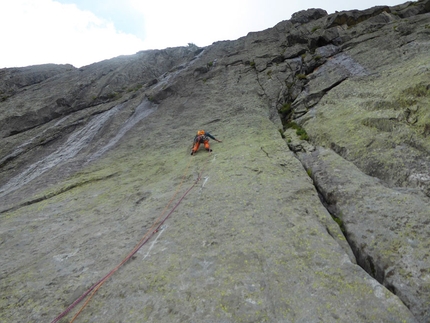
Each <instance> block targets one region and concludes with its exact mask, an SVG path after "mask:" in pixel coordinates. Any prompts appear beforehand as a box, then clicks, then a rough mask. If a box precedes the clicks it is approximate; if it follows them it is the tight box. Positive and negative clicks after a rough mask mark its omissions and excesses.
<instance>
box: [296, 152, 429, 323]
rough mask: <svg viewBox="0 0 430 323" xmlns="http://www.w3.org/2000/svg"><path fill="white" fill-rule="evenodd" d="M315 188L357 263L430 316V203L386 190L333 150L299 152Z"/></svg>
mask: <svg viewBox="0 0 430 323" xmlns="http://www.w3.org/2000/svg"><path fill="white" fill-rule="evenodd" d="M300 159H301V160H302V161H303V163H304V165H305V167H306V168H307V169H309V170H310V173H311V174H312V179H313V180H314V182H315V184H316V187H317V188H318V191H319V192H320V193H321V194H322V195H323V197H324V200H325V201H326V202H327V203H328V207H329V208H330V210H331V212H332V213H333V214H334V215H335V216H336V217H338V218H339V221H341V223H342V226H343V227H344V230H345V232H346V233H347V239H348V241H349V242H350V244H351V246H352V249H353V250H354V253H355V255H356V256H357V261H358V263H359V264H360V265H361V266H362V267H363V268H365V269H366V270H367V271H368V272H371V273H372V274H373V276H374V277H376V279H377V280H378V281H379V282H380V283H381V284H383V285H384V286H386V287H388V288H389V289H390V290H392V291H393V292H394V293H395V294H396V295H398V296H400V297H401V298H402V299H403V300H404V301H405V303H406V305H407V306H408V307H409V308H410V309H411V311H412V312H413V313H414V314H415V315H416V316H417V317H421V318H422V321H423V322H428V321H429V320H430V312H429V307H428V304H429V303H428V300H429V299H430V266H429V264H430V252H429V250H430V220H429V214H430V203H428V201H424V200H423V199H421V198H419V197H417V196H416V194H413V191H412V192H407V191H406V192H402V191H398V190H394V189H391V188H387V187H386V186H384V185H383V183H382V182H381V181H380V180H378V179H376V178H374V177H370V176H368V175H365V174H363V173H362V172H361V171H360V170H359V169H358V168H357V167H356V166H355V165H353V164H352V163H350V162H347V161H346V160H345V159H343V158H342V157H340V156H338V155H337V154H336V153H335V152H333V151H332V150H328V149H322V148H320V149H317V150H315V151H314V152H312V153H310V154H300Z"/></svg>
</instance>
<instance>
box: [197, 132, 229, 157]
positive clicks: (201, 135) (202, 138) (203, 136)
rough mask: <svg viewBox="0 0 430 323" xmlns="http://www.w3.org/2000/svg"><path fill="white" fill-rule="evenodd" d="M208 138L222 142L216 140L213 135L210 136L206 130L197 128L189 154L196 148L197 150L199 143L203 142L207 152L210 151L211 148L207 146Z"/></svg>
mask: <svg viewBox="0 0 430 323" xmlns="http://www.w3.org/2000/svg"><path fill="white" fill-rule="evenodd" d="M209 138H211V139H213V140H215V141H217V142H222V141H221V140H218V139H216V138H215V137H214V136H212V135H211V134H210V133H209V132H206V131H204V130H199V131H197V135H196V136H195V137H194V143H193V149H192V150H191V155H194V154H195V153H196V152H197V150H199V147H200V144H204V145H205V149H206V150H207V151H208V152H211V151H212V149H211V148H210V146H209Z"/></svg>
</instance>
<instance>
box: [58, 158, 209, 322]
mask: <svg viewBox="0 0 430 323" xmlns="http://www.w3.org/2000/svg"><path fill="white" fill-rule="evenodd" d="M209 156H210V154H209ZM208 160H209V157H208V159H207V160H206V163H205V164H204V166H203V169H202V170H201V171H200V173H199V175H198V177H197V179H196V180H195V181H194V183H193V184H192V185H191V186H190V187H189V188H188V190H187V191H186V192H185V193H184V194H183V195H182V196H181V198H180V199H179V200H178V202H177V203H176V204H175V205H174V206H173V208H172V209H171V210H170V212H169V213H167V215H166V216H164V217H163V215H164V213H165V211H166V209H167V208H168V207H169V205H170V204H171V202H172V201H173V199H174V198H175V196H176V194H177V192H178V191H179V188H180V187H181V186H182V183H183V182H184V178H185V175H186V173H187V171H188V167H189V165H190V163H191V159H190V162H189V163H188V164H187V168H186V170H185V172H184V175H183V177H182V181H181V183H180V184H179V186H178V188H177V189H176V191H175V194H174V195H173V197H172V198H171V199H170V201H169V203H168V204H167V206H166V207H165V208H164V210H163V212H162V213H161V215H160V216H159V217H158V218H157V220H156V221H155V222H154V224H153V225H152V226H151V228H150V229H149V230H148V231H147V233H146V234H145V235H144V236H143V237H142V239H141V240H140V241H139V243H138V244H137V245H136V246H135V247H134V249H133V250H132V251H131V252H130V253H129V254H128V255H127V256H126V257H125V258H124V259H123V260H122V261H121V262H120V263H119V264H118V265H117V266H116V267H115V268H114V269H112V270H111V271H110V272H109V273H108V274H107V275H106V276H104V277H103V278H102V279H100V280H99V281H98V282H97V283H95V284H94V285H92V286H91V287H90V288H89V289H88V290H87V291H86V292H85V293H83V294H82V295H81V296H80V297H79V298H78V299H76V300H75V301H74V302H73V303H72V304H71V305H70V306H69V307H67V308H66V309H65V310H64V311H63V312H62V313H61V314H60V315H58V316H57V317H56V318H55V319H54V320H53V321H52V322H51V323H56V322H58V321H59V320H60V319H62V318H63V317H64V316H66V315H67V314H68V313H69V312H70V311H71V310H73V309H74V308H75V307H76V305H78V304H79V303H80V302H81V301H82V300H83V299H85V298H86V297H87V296H88V295H89V296H88V298H87V300H86V301H85V303H84V304H83V305H82V306H81V308H80V309H79V311H78V312H77V313H76V314H75V315H74V317H73V318H72V320H71V321H70V323H73V322H74V321H75V319H76V318H77V317H78V316H79V314H80V313H81V312H82V311H83V309H84V308H85V307H86V306H87V304H88V303H89V302H90V300H91V298H92V297H93V296H94V294H95V293H96V292H97V291H98V290H99V289H100V287H101V286H102V285H103V284H104V283H105V281H107V280H108V279H109V278H110V277H111V276H112V275H113V274H114V273H115V272H116V271H117V270H118V269H119V268H120V267H121V266H122V265H124V264H125V263H126V262H127V261H128V260H129V259H130V258H131V257H133V256H134V255H135V254H136V252H137V251H139V249H140V248H142V246H143V245H145V243H147V242H148V241H149V239H151V237H152V236H153V235H154V234H155V233H156V232H157V231H158V230H159V229H160V227H161V226H162V225H163V224H164V222H165V221H166V220H167V219H168V218H169V217H170V216H171V215H172V213H173V212H174V211H175V210H176V208H177V207H178V206H179V204H181V202H182V201H183V200H184V198H185V197H186V196H187V195H188V193H189V192H191V190H192V189H193V188H194V186H196V184H197V183H198V182H199V181H200V179H201V178H202V174H203V172H204V170H205V168H206V165H207V161H208Z"/></svg>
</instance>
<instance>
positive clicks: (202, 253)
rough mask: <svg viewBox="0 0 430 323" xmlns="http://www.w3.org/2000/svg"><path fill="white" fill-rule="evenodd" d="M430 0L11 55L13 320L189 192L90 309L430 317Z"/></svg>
mask: <svg viewBox="0 0 430 323" xmlns="http://www.w3.org/2000/svg"><path fill="white" fill-rule="evenodd" d="M426 3H427V2H426V1H419V2H417V3H415V4H413V5H412V4H404V5H400V6H395V7H391V8H389V10H383V11H382V12H380V13H379V14H378V13H376V12H375V10H374V9H372V10H367V11H363V12H350V13H347V14H346V16H347V17H352V18H353V19H354V24H351V26H350V27H346V25H336V26H334V27H330V28H329V23H330V21H332V20H336V19H338V18H336V17H339V14H333V15H319V16H312V15H311V16H312V17H311V16H309V17H310V18H312V19H310V18H309V19H308V22H304V21H303V22H301V23H295V24H294V23H293V22H292V21H283V22H280V23H279V24H277V25H276V26H275V27H273V28H270V29H267V30H265V31H262V32H253V33H249V34H248V35H247V36H245V37H242V38H240V39H238V40H236V41H221V42H217V43H214V44H213V45H211V46H208V47H205V48H196V47H195V46H189V47H180V48H170V49H166V50H160V51H158V50H157V51H145V52H139V53H137V54H136V55H130V56H123V57H118V58H115V59H112V60H107V61H104V62H100V63H95V64H92V65H90V66H86V67H83V68H81V69H74V68H73V67H70V66H60V67H58V68H57V67H52V66H45V67H28V68H26V69H17V70H14V73H18V74H20V73H21V75H33V76H32V77H31V78H25V80H26V81H25V82H24V83H22V82H21V83H19V84H18V83H17V84H15V83H14V82H15V81H14V82H9V81H7V80H8V79H7V78H6V75H11V74H10V73H11V70H9V69H6V70H2V71H0V76H2V77H1V80H0V84H3V85H2V86H3V88H4V89H5V90H7V91H9V90H10V89H12V90H13V95H12V96H7V97H6V98H5V99H4V100H3V101H2V102H0V133H1V136H0V174H1V175H0V221H1V229H0V239H1V240H0V244H1V246H2V248H1V251H0V253H1V254H0V257H1V259H2V262H1V265H0V269H1V270H0V275H1V276H0V279H1V281H2V298H1V299H0V321H5V322H15V321H16V322H21V321H22V322H41V321H52V320H54V318H55V317H56V316H57V315H59V314H60V313H61V312H62V311H63V310H64V309H66V308H67V306H69V305H70V304H72V303H73V302H74V301H75V300H76V299H78V298H79V297H80V296H81V295H82V294H83V293H85V292H86V291H87V290H88V288H90V287H91V286H92V285H93V284H94V283H95V282H97V281H99V280H100V279H101V278H102V277H103V276H105V275H106V274H107V273H108V272H109V271H110V270H111V269H113V268H114V267H115V266H116V265H117V264H118V263H119V262H121V260H122V259H124V258H125V257H126V256H127V255H128V254H129V252H130V251H131V250H132V249H133V247H134V246H136V244H138V242H139V240H140V239H141V238H142V236H144V234H145V233H146V232H147V230H149V229H150V228H151V225H152V224H153V223H154V221H156V219H157V217H159V216H162V215H164V216H165V215H166V214H169V213H168V212H169V211H170V210H171V209H172V207H173V206H174V205H176V203H178V202H179V201H181V203H180V204H179V205H178V207H177V208H176V209H175V210H174V212H173V213H172V214H171V215H170V217H169V218H168V219H167V221H165V222H164V225H163V226H162V227H161V228H159V230H158V231H157V232H153V230H152V231H151V232H153V233H154V234H153V236H152V238H151V239H150V240H149V242H148V243H147V244H146V245H144V246H143V247H142V248H141V249H139V251H138V252H137V253H136V254H134V255H133V257H132V258H131V259H130V260H129V261H128V262H127V263H126V264H125V265H124V266H122V267H121V268H120V269H119V270H118V271H117V272H116V273H115V274H114V275H113V276H112V277H111V278H110V279H109V280H108V281H106V283H105V284H104V285H103V286H102V287H101V288H100V290H98V291H97V293H96V294H95V295H94V297H93V299H92V300H91V302H90V303H89V305H88V307H86V308H85V309H84V310H83V312H82V313H81V314H80V316H79V318H78V321H83V322H84V321H89V322H90V321H94V322H99V321H100V322H102V321H103V322H104V321H109V320H110V321H113V322H119V321H127V322H136V321H142V320H144V321H148V322H334V321H337V322H369V323H370V322H372V323H373V322H419V323H427V322H428V309H427V311H426V304H429V302H430V300H429V292H428V282H429V281H428V275H429V273H428V269H429V268H430V262H429V256H428V242H427V241H428V229H427V228H428V217H426V215H428V203H429V202H428V192H429V191H428V187H429V186H428V185H429V182H430V180H429V179H430V175H429V168H430V167H429V155H430V154H429V146H428V145H429V141H428V136H429V135H430V130H429V129H430V124H429V122H428V120H430V116H429V109H428V106H430V105H429V102H428V100H429V92H428V91H429V87H428V80H429V71H430V67H429V63H428V53H429V50H430V48H429V46H430V43H429V41H428V39H429V34H430V30H429V28H428V24H429V23H430V17H429V15H428V14H425V8H426ZM413 6H416V7H418V8H419V9H418V11H416V12H417V13H415V11H414V10H412V9H408V8H409V7H413ZM316 12H322V11H321V10H316ZM369 12H373V13H374V14H370V15H369ZM390 12H391V13H390ZM399 12H403V14H404V15H405V16H406V15H408V19H403V18H402V17H403V16H402V15H400V14H398V13H399ZM396 13H397V14H396ZM339 19H340V18H339ZM18 74H16V75H18ZM39 74H40V75H39ZM15 80H18V78H16V79H15ZM8 82H9V83H8ZM4 84H6V85H4ZM18 85H19V86H18ZM12 90H11V91H12ZM10 93H12V92H10ZM292 118H296V119H295V120H294V121H296V122H297V123H298V125H297V124H296V125H294V127H290V128H288V126H287V125H290V123H289V122H291V121H293V120H292ZM200 128H204V129H206V130H208V131H210V132H211V133H212V134H213V135H215V136H216V137H217V138H218V139H221V140H223V142H222V143H217V142H213V141H211V148H212V149H213V150H214V151H213V152H212V154H207V153H206V152H204V151H203V150H202V151H201V152H199V153H198V154H197V155H196V156H194V157H191V156H190V145H191V142H192V139H193V137H194V133H195V131H196V130H197V129H200ZM322 146H324V147H326V148H325V149H324V148H321V147H322ZM335 153H336V154H335ZM308 154H310V155H308ZM298 156H300V158H301V161H302V162H303V164H304V165H302V163H301V162H300V160H299V159H298V158H297V157H298ZM322 161H323V162H324V163H321V162H322ZM352 163H354V165H355V166H354V165H352ZM364 173H366V174H367V175H364ZM199 174H201V176H202V178H201V179H200V180H199V181H198V183H197V184H196V186H194V187H192V185H193V184H194V183H195V181H196V179H197V178H198V176H199ZM339 174H343V175H339ZM310 176H311V177H312V178H313V179H314V180H312V179H311V178H310ZM369 176H373V177H375V178H373V177H369ZM376 178H378V179H376ZM315 186H316V188H315ZM191 188H192V189H191ZM188 189H191V191H189V194H188V195H187V196H185V197H184V198H183V199H181V197H182V196H183V194H184V193H185V192H187V190H188ZM358 195H359V196H360V197H361V198H360V199H357V196H358ZM335 196H336V199H335V200H333V199H334V197H335ZM402 199H403V200H402ZM397 203H400V204H399V206H398V207H395V206H396V205H397ZM166 206H168V207H166ZM401 210H403V212H402V213H401ZM359 211H360V212H359ZM329 212H332V214H333V215H334V216H335V219H333V218H332V215H331V214H330V213H329ZM340 212H342V214H343V217H342V221H343V222H341V221H339V219H336V216H337V217H339V216H340ZM353 212H356V213H353ZM357 214H358V215H359V216H360V221H358V220H357V219H358V215H357ZM356 215H357V217H356ZM390 217H391V218H390ZM335 220H336V221H337V222H338V223H336V221H335ZM339 224H340V226H339ZM372 226H374V227H373V228H372ZM387 228H388V230H387ZM342 230H343V232H342ZM370 230H373V236H372V233H371V232H370ZM375 232H378V234H379V235H378V236H376V235H375ZM344 234H345V235H346V237H347V238H348V239H346V238H345V236H344ZM81 304H82V303H81ZM81 304H80V305H81ZM80 305H79V306H80ZM79 306H78V307H76V308H74V309H73V310H72V312H71V313H69V314H68V315H67V317H66V318H63V319H62V320H60V322H65V321H66V320H67V321H69V320H70V319H71V317H72V315H74V314H75V313H76V312H77V311H78V309H79Z"/></svg>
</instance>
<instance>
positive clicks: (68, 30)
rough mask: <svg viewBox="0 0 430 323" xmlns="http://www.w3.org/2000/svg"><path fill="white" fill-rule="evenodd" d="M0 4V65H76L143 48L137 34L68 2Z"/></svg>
mask: <svg viewBox="0 0 430 323" xmlns="http://www.w3.org/2000/svg"><path fill="white" fill-rule="evenodd" d="M0 8H1V9H0V10H1V12H2V13H3V15H2V19H1V20H0V30H1V32H2V37H1V39H2V43H3V46H2V50H1V51H0V67H14V66H28V65H36V64H45V63H56V64H66V63H70V64H73V65H75V66H76V67H80V66H82V65H87V64H90V63H93V62H96V61H101V60H103V59H107V58H111V57H115V56H119V55H125V54H133V53H135V52H137V51H139V50H142V49H143V42H142V40H140V39H139V38H138V37H136V36H133V35H130V34H124V33H120V32H118V31H116V30H115V27H114V25H113V24H112V23H111V22H108V21H106V20H103V19H100V18H98V17H96V16H95V15H94V14H92V13H91V12H89V11H81V10H79V9H78V8H77V7H76V6H75V5H73V4H60V3H58V2H55V1H53V0H14V1H7V3H2V4H1V7H0ZM5 44H7V46H5Z"/></svg>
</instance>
